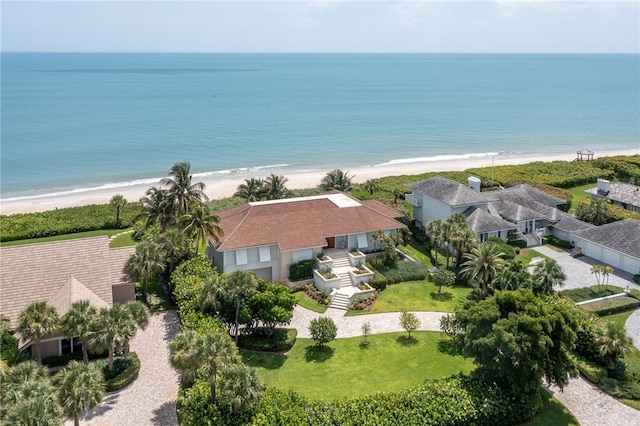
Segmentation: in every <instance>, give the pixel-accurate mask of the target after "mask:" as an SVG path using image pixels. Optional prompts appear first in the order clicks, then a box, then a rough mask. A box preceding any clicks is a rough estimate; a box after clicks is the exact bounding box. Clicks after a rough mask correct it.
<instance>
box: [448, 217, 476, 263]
mask: <svg viewBox="0 0 640 426" xmlns="http://www.w3.org/2000/svg"><path fill="white" fill-rule="evenodd" d="M451 240H452V243H453V247H454V248H455V249H456V267H457V268H461V267H462V261H463V258H464V255H465V253H468V252H469V250H471V248H472V247H474V246H476V245H477V244H478V236H477V235H476V233H475V232H473V230H472V229H470V228H469V227H468V226H467V224H466V223H465V224H464V226H461V227H459V228H458V229H456V230H455V231H454V233H453V236H452V239H451Z"/></svg>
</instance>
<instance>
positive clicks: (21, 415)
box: [2, 379, 63, 426]
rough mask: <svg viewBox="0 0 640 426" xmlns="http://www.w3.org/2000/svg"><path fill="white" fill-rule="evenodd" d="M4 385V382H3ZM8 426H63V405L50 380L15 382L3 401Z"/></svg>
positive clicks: (4, 419)
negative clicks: (61, 405) (59, 401)
mask: <svg viewBox="0 0 640 426" xmlns="http://www.w3.org/2000/svg"><path fill="white" fill-rule="evenodd" d="M3 385H4V383H3ZM2 411H3V412H4V413H5V415H4V418H3V423H2V424H3V425H6V426H62V424H63V413H62V407H60V404H59V403H58V400H57V397H56V392H55V389H54V388H53V386H51V383H49V381H48V380H46V379H42V380H28V381H26V382H21V383H17V384H15V387H13V389H12V391H11V392H8V393H7V394H6V395H5V397H4V398H3V401H2Z"/></svg>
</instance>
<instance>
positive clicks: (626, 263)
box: [572, 237, 640, 274]
mask: <svg viewBox="0 0 640 426" xmlns="http://www.w3.org/2000/svg"><path fill="white" fill-rule="evenodd" d="M572 241H574V242H575V244H576V247H579V248H580V250H581V251H582V253H583V254H584V255H585V256H589V257H591V258H593V259H595V260H597V261H599V262H602V263H605V264H607V265H610V266H613V267H614V268H615V269H620V270H622V271H625V272H628V273H630V274H637V273H638V271H639V270H640V259H636V258H634V257H631V256H629V255H626V254H624V253H620V252H618V251H615V250H612V249H610V248H607V247H604V246H601V245H600V244H595V243H593V242H591V241H588V240H585V239H584V238H580V237H572Z"/></svg>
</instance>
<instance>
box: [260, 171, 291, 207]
mask: <svg viewBox="0 0 640 426" xmlns="http://www.w3.org/2000/svg"><path fill="white" fill-rule="evenodd" d="M288 181H289V179H287V178H286V177H284V176H282V175H276V174H274V173H271V174H270V175H269V176H268V177H267V178H266V179H265V181H264V188H265V194H266V196H267V200H279V199H281V198H287V197H288V196H289V190H288V189H287V187H286V186H285V184H286V183H287V182H288Z"/></svg>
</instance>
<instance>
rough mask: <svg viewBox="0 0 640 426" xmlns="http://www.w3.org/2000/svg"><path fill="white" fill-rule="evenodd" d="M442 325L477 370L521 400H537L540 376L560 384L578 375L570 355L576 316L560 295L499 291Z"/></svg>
mask: <svg viewBox="0 0 640 426" xmlns="http://www.w3.org/2000/svg"><path fill="white" fill-rule="evenodd" d="M441 328H442V329H443V331H444V332H445V334H446V335H447V336H448V337H449V339H450V340H449V343H450V344H451V348H452V350H453V351H454V352H455V353H457V354H460V355H463V356H465V357H469V358H473V359H474V362H475V364H477V365H478V368H477V370H476V373H477V374H479V375H480V376H481V377H483V378H484V380H488V381H490V382H495V383H497V384H498V385H499V386H502V387H503V388H505V389H511V390H512V391H514V392H515V393H516V395H518V396H519V397H520V398H521V401H522V402H526V401H528V402H529V403H531V404H533V405H539V404H540V403H541V402H540V401H539V395H538V387H539V385H540V380H541V379H542V378H544V379H545V380H546V381H547V382H548V383H552V384H555V385H557V386H558V387H560V388H561V389H562V388H563V387H564V386H565V385H566V384H567V383H568V380H569V377H571V376H575V375H577V368H576V365H575V362H574V360H573V358H572V356H571V354H570V352H571V351H572V350H573V348H574V347H575V343H576V339H577V337H576V332H575V330H576V329H577V319H576V317H575V316H574V315H573V313H572V311H571V309H570V308H569V307H568V306H567V302H565V301H563V300H562V299H560V298H558V297H548V298H546V299H542V298H539V297H537V296H536V295H534V294H533V292H532V291H531V290H517V291H497V292H496V293H495V294H494V296H493V297H490V298H487V299H485V300H482V301H480V302H473V301H467V302H466V303H465V304H464V305H463V306H461V307H459V308H457V309H456V311H455V314H454V315H453V316H447V317H445V318H444V319H443V320H442V322H441Z"/></svg>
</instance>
